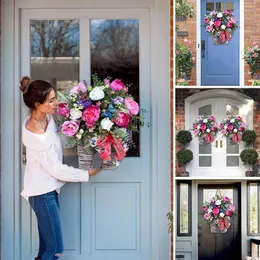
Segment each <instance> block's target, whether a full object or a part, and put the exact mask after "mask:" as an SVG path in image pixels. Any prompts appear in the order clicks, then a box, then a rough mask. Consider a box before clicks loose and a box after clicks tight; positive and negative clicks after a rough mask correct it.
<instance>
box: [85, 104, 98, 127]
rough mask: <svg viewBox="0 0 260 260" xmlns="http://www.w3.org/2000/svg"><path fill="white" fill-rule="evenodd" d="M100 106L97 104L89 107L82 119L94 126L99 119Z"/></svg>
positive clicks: (89, 125)
mask: <svg viewBox="0 0 260 260" xmlns="http://www.w3.org/2000/svg"><path fill="white" fill-rule="evenodd" d="M99 114H100V108H99V107H98V106H95V105H91V106H89V107H87V108H86V109H85V110H84V111H83V113H82V120H84V121H86V126H88V127H93V126H94V124H95V123H96V121H97V120H98V119H99Z"/></svg>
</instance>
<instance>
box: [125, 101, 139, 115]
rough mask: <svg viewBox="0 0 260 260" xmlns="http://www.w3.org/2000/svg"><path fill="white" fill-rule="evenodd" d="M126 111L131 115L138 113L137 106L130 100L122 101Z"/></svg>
mask: <svg viewBox="0 0 260 260" xmlns="http://www.w3.org/2000/svg"><path fill="white" fill-rule="evenodd" d="M124 103H125V106H126V109H127V110H128V111H129V112H130V114H131V115H137V114H138V112H139V105H138V103H136V102H135V101H134V100H133V99H132V98H125V100H124Z"/></svg>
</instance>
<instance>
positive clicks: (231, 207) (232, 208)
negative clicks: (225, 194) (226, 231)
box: [229, 204, 236, 212]
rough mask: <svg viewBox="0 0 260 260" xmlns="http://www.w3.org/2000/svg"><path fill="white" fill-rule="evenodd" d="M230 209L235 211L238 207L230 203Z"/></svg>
mask: <svg viewBox="0 0 260 260" xmlns="http://www.w3.org/2000/svg"><path fill="white" fill-rule="evenodd" d="M229 209H230V210H231V211H233V212H234V211H235V209H236V208H235V206H234V205H233V204H230V205H229Z"/></svg>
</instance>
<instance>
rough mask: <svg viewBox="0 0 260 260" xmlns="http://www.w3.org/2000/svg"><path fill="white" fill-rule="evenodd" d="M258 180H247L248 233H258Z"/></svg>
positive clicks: (251, 234) (259, 189) (252, 234)
mask: <svg viewBox="0 0 260 260" xmlns="http://www.w3.org/2000/svg"><path fill="white" fill-rule="evenodd" d="M259 187H260V182H248V193H247V197H248V201H249V203H248V204H247V205H248V211H247V212H248V213H247V216H248V223H247V225H248V235H250V236H259V235H260V228H259V223H260V211H259V191H260V188H259Z"/></svg>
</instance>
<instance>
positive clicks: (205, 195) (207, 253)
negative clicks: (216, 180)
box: [198, 184, 241, 260]
mask: <svg viewBox="0 0 260 260" xmlns="http://www.w3.org/2000/svg"><path fill="white" fill-rule="evenodd" d="M240 190H241V185H240V184H225V185H224V184H221V185H217V184H215V185H199V189H198V199H199V201H198V254H199V255H198V259H199V260H220V259H221V260H230V259H236V260H239V259H241V221H240V198H241V195H240ZM217 191H218V192H220V193H221V195H223V196H227V197H229V198H231V199H232V203H233V204H234V206H235V208H236V209H235V215H234V216H232V218H231V226H230V228H229V229H228V230H227V232H226V233H212V232H211V229H210V225H209V224H208V223H207V222H206V220H204V218H203V215H204V213H203V212H202V206H203V202H204V201H209V200H210V199H211V198H212V197H214V196H215V194H216V192H217Z"/></svg>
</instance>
